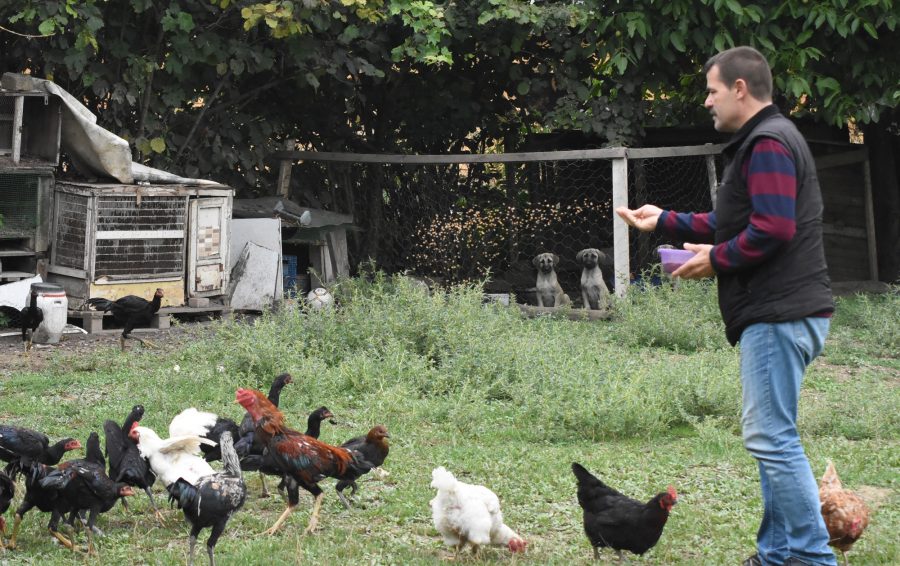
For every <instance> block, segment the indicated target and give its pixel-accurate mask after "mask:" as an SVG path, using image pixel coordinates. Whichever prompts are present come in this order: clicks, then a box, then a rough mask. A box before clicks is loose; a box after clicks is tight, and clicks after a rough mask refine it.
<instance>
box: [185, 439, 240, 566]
mask: <svg viewBox="0 0 900 566" xmlns="http://www.w3.org/2000/svg"><path fill="white" fill-rule="evenodd" d="M219 446H220V448H221V455H222V463H223V464H224V466H225V469H224V470H223V471H221V472H219V473H217V474H213V475H211V476H206V477H203V478H200V481H198V482H197V483H196V485H192V484H190V483H188V482H187V481H185V480H184V479H183V478H179V479H178V481H176V482H175V483H173V484H171V485H170V486H169V487H168V490H169V498H170V500H172V501H174V502H176V503H177V504H178V507H179V508H180V509H181V510H182V511H183V512H184V516H185V518H186V519H187V521H188V523H190V524H191V534H190V553H189V558H188V564H193V563H194V548H195V546H196V545H197V535H199V534H200V531H201V530H203V529H204V528H206V527H210V528H211V529H212V532H211V533H210V535H209V539H207V541H206V552H207V554H208V555H209V564H210V566H215V565H216V558H215V547H216V543H217V542H218V540H219V537H220V536H221V535H222V532H223V531H224V530H225V525H226V524H227V523H228V520H229V519H230V518H231V516H232V515H234V513H236V512H237V511H238V510H239V509H240V508H241V507H242V506H243V505H244V500H245V499H246V497H247V488H246V486H245V485H244V480H243V478H242V477H241V464H240V462H239V461H238V457H237V454H236V453H235V451H234V443H233V441H232V439H231V433H230V432H228V431H225V432H223V433H222V434H221V435H220V436H219Z"/></svg>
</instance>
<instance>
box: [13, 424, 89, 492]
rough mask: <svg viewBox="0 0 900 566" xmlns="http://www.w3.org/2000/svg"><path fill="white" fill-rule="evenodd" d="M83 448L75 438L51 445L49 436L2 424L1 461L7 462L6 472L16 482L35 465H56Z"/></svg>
mask: <svg viewBox="0 0 900 566" xmlns="http://www.w3.org/2000/svg"><path fill="white" fill-rule="evenodd" d="M77 448H81V443H80V442H78V441H77V440H75V439H74V438H64V439H62V440H60V441H59V442H57V443H55V444H50V439H49V438H47V435H45V434H42V433H40V432H37V431H35V430H31V429H29V428H24V427H18V426H12V425H2V424H0V460H3V461H4V462H7V463H8V464H7V466H6V472H7V473H8V474H9V475H10V477H11V478H12V479H13V480H15V479H16V475H17V474H18V473H19V471H20V470H22V469H24V468H30V467H31V464H33V463H41V464H46V465H48V466H54V465H56V464H57V463H58V462H59V461H60V459H61V458H62V457H63V454H65V453H66V452H68V451H69V450H75V449H77Z"/></svg>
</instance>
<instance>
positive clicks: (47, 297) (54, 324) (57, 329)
mask: <svg viewBox="0 0 900 566" xmlns="http://www.w3.org/2000/svg"><path fill="white" fill-rule="evenodd" d="M31 288H32V289H34V290H35V291H37V306H38V308H40V309H41V310H42V311H44V322H42V323H41V325H40V326H38V329H37V330H36V331H35V333H34V337H33V338H32V342H34V343H35V344H56V343H58V342H59V338H60V337H61V336H62V331H63V328H65V326H66V322H67V319H68V315H69V299H68V298H66V290H65V289H63V288H62V287H60V286H59V285H54V284H52V283H32V284H31ZM30 304H31V296H30V295H29V297H28V300H27V302H26V306H27V305H30Z"/></svg>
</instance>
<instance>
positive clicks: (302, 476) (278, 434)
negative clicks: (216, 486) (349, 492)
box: [235, 389, 372, 535]
mask: <svg viewBox="0 0 900 566" xmlns="http://www.w3.org/2000/svg"><path fill="white" fill-rule="evenodd" d="M235 398H236V399H237V402H238V403H240V404H241V405H242V406H243V407H244V409H246V411H247V412H248V413H250V416H251V417H252V418H253V422H254V424H255V426H256V438H257V440H259V441H260V442H261V443H262V444H263V445H264V446H265V448H266V450H268V456H269V457H270V459H271V462H272V464H273V466H275V467H276V468H278V469H279V470H280V471H281V473H282V475H283V477H284V480H285V482H286V484H287V490H288V506H287V509H285V510H284V512H283V513H282V514H281V516H280V517H278V520H277V521H275V524H274V525H272V528H270V529H269V530H268V531H266V534H269V535H272V534H275V533H276V532H277V531H278V529H279V528H281V525H282V524H283V523H284V521H285V520H286V519H287V518H288V516H289V515H290V514H291V513H292V512H293V510H294V508H295V507H296V506H297V503H298V502H299V500H300V495H299V489H298V488H301V487H302V488H303V489H305V490H306V491H308V492H310V493H311V494H312V495H313V497H315V498H316V501H315V504H314V505H313V510H312V514H311V515H310V517H309V524H308V525H307V527H306V532H307V533H311V532H313V531H314V530H315V528H316V525H317V524H318V522H319V510H320V509H321V507H322V499H323V498H324V497H325V494H324V493H323V492H322V489H321V488H320V487H319V486H318V485H317V484H318V482H319V481H321V480H322V479H324V478H326V477H332V478H333V477H343V476H345V475H346V474H347V473H348V472H349V471H351V470H355V471H357V472H358V473H359V474H360V475H362V474H364V473H366V472H367V471H369V470H370V469H371V468H372V466H371V464H368V463H367V462H366V461H365V460H364V459H363V458H362V456H361V455H360V454H359V453H358V452H355V451H352V450H347V449H346V448H341V447H339V446H331V445H330V444H325V443H324V442H320V441H319V440H317V439H315V438H313V437H311V436H307V435H305V434H303V433H301V432H298V431H296V430H293V429H291V428H289V427H288V426H287V425H285V423H284V415H282V414H281V412H280V411H279V410H278V408H277V407H275V405H274V404H273V403H272V402H271V401H269V400H268V399H267V398H266V396H265V395H264V394H263V393H262V392H260V391H256V390H254V389H238V390H237V393H236V395H235Z"/></svg>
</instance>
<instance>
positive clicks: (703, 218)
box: [656, 138, 797, 273]
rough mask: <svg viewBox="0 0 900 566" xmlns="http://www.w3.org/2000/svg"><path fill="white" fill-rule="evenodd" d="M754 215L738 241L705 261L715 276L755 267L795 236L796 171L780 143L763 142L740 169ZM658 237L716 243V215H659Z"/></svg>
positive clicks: (724, 245)
mask: <svg viewBox="0 0 900 566" xmlns="http://www.w3.org/2000/svg"><path fill="white" fill-rule="evenodd" d="M741 174H742V176H743V177H744V179H745V180H746V183H747V193H748V195H749V197H750V205H751V208H752V212H751V213H750V222H749V223H748V224H747V227H746V228H744V230H742V231H741V232H740V233H739V234H738V235H737V236H735V237H734V238H732V239H730V240H728V241H727V242H722V243H721V244H718V245H716V246H714V247H713V249H712V250H711V251H710V254H709V257H710V261H711V262H712V266H713V269H714V270H715V271H716V272H717V273H729V272H733V271H739V270H741V269H744V268H747V267H750V266H753V265H756V264H758V263H761V262H763V261H765V260H766V259H767V258H769V257H771V256H772V255H773V254H775V252H776V251H777V250H778V248H779V247H781V246H782V245H783V244H784V243H786V242H788V241H790V240H791V238H793V237H794V233H795V232H796V231H797V222H796V215H795V212H796V204H797V171H796V166H795V164H794V158H793V156H792V155H791V153H790V151H788V149H787V148H786V147H785V146H784V145H783V144H782V143H781V142H779V141H777V140H774V139H771V138H762V139H760V140H759V141H757V142H756V144H755V145H754V146H753V151H752V152H751V154H750V156H749V157H748V158H747V159H746V160H745V161H744V163H743V164H742V165H741ZM656 229H657V230H658V231H660V232H663V233H665V234H666V235H668V236H670V237H672V238H675V239H679V240H683V241H687V242H691V243H708V244H711V243H713V242H714V237H715V231H716V213H715V212H708V213H679V212H673V211H663V213H662V214H661V215H660V217H659V222H658V223H657V228H656Z"/></svg>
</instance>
